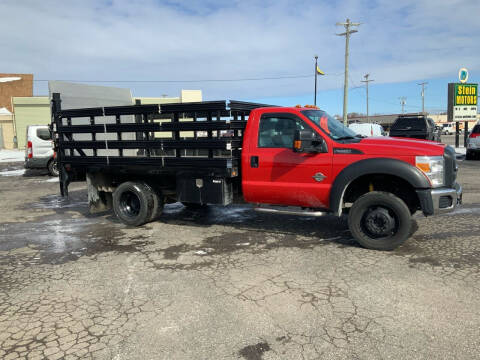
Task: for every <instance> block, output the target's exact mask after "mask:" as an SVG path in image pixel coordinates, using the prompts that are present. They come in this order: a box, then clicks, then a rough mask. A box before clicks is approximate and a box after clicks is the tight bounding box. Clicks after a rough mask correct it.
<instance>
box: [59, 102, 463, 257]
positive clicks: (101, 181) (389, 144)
mask: <svg viewBox="0 0 480 360" xmlns="http://www.w3.org/2000/svg"><path fill="white" fill-rule="evenodd" d="M60 102H61V99H60V94H58V93H53V100H52V109H53V113H52V120H53V124H52V130H53V131H54V132H55V136H54V142H55V150H56V151H57V155H58V156H57V161H58V164H59V165H58V167H59V170H60V192H61V194H62V195H68V185H69V183H70V182H74V181H85V180H87V188H88V191H87V193H88V203H89V206H90V210H91V211H93V212H96V211H105V210H107V209H109V208H112V207H113V211H114V213H115V214H116V215H117V217H118V218H119V219H120V220H121V221H122V222H123V223H125V224H127V225H129V226H140V225H142V224H145V223H147V222H150V221H153V220H154V219H156V218H157V217H158V216H160V214H161V212H162V209H163V205H164V204H165V203H171V202H176V201H178V202H182V203H187V204H198V205H205V204H217V205H223V206H226V205H230V204H234V203H244V202H249V203H252V204H254V206H255V208H256V210H257V211H260V212H264V213H265V212H266V213H270V214H286V215H289V216H290V215H292V214H298V215H307V216H326V215H336V216H341V215H342V214H348V224H349V228H350V231H351V233H352V236H353V237H354V238H355V239H356V240H357V241H358V242H359V243H360V244H361V245H362V246H364V247H366V248H369V249H377V250H392V249H395V248H396V247H398V246H400V245H401V244H402V243H403V242H404V241H405V240H406V239H407V238H408V237H410V235H411V234H412V228H411V226H412V221H411V216H412V214H414V213H415V212H416V211H422V212H423V214H424V215H425V216H428V215H434V214H438V213H446V212H450V211H452V210H454V209H455V207H456V206H457V204H459V203H461V198H462V189H461V186H460V185H459V184H457V182H456V176H457V170H456V169H457V166H456V158H455V151H454V149H453V148H451V147H450V146H445V145H444V144H438V143H433V142H427V141H418V140H414V139H395V138H390V137H383V138H378V137H377V138H362V137H358V136H357V134H355V132H353V131H352V130H351V129H349V128H347V127H344V126H343V124H342V123H341V122H340V121H338V120H336V119H334V118H333V117H331V116H330V115H328V114H327V113H326V112H325V111H322V110H320V109H318V108H312V107H303V108H302V107H275V106H268V105H264V104H254V103H246V102H243V101H233V100H230V101H229V102H228V107H227V101H208V102H203V103H183V104H160V105H132V106H117V107H103V108H88V109H69V110H65V111H62V110H61V107H60ZM131 114H141V115H142V117H143V118H144V119H146V120H147V121H148V122H147V121H146V122H142V123H135V124H131V123H121V122H117V123H114V124H112V123H109V124H105V123H103V124H102V123H101V122H102V121H104V116H105V115H107V116H109V115H114V116H116V117H117V118H120V119H121V117H122V115H131ZM159 114H162V116H163V118H166V117H167V116H168V117H170V118H171V119H179V118H181V117H183V116H184V114H195V115H194V116H195V120H194V121H191V122H174V121H172V122H164V123H158V122H153V119H154V118H155V116H157V117H158V115H159ZM219 114H221V116H220V115H219ZM217 116H218V119H217V120H214V121H213V119H215V118H216V117H217ZM84 117H90V118H91V123H90V124H85V125H72V124H71V122H70V121H67V123H66V124H65V122H64V121H63V119H65V118H68V119H72V118H84ZM247 117H248V121H246V118H247ZM199 120H200V121H199ZM205 130H206V131H208V132H209V133H208V137H207V138H198V137H197V138H195V137H194V135H193V134H192V136H191V137H180V136H178V134H180V133H181V132H182V131H205ZM222 130H233V135H234V136H233V137H219V136H215V135H213V132H214V131H215V132H218V131H222ZM160 131H168V132H170V133H171V137H168V138H166V137H164V138H156V137H155V133H156V132H160ZM103 132H113V133H120V134H121V133H122V132H135V133H136V134H137V139H136V140H125V139H122V137H121V135H118V137H117V138H116V139H114V140H108V139H106V140H105V139H102V140H100V139H97V140H90V141H79V140H74V135H75V134H76V133H82V134H91V136H92V139H96V135H94V134H97V133H103ZM65 135H67V136H65ZM60 139H62V141H59V140H60ZM132 148H141V149H145V152H144V153H142V154H140V155H137V156H131V153H130V152H128V150H129V149H132ZM159 148H160V149H173V150H174V151H175V153H176V154H175V155H176V156H151V155H152V154H151V152H150V151H152V150H154V149H159ZM71 149H78V150H77V151H75V152H72V151H70V150H71ZM98 149H103V150H104V152H102V153H100V152H97V150H98ZM183 149H201V150H207V151H208V153H207V154H206V155H205V156H191V155H190V154H188V153H185V152H184V151H182V150H183ZM224 149H228V154H221V156H219V155H218V150H224ZM216 150H217V151H216ZM91 154H93V155H91ZM109 154H113V155H112V156H110V155H109ZM332 221H333V220H332ZM440 221H442V220H440ZM327 226H328V225H327Z"/></svg>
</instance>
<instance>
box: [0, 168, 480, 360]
mask: <svg viewBox="0 0 480 360" xmlns="http://www.w3.org/2000/svg"><path fill="white" fill-rule="evenodd" d="M479 170H480V161H461V162H460V170H459V182H460V183H462V185H463V187H464V191H465V194H464V205H463V206H462V207H461V208H459V209H457V210H456V211H455V212H453V213H450V214H447V215H442V216H437V217H431V218H425V217H423V216H422V215H419V214H417V215H415V219H414V222H415V224H416V228H417V227H418V228H417V229H416V231H415V232H414V234H413V235H412V237H411V238H410V239H409V240H408V241H407V242H406V243H405V245H403V246H402V247H400V248H399V249H397V250H396V251H393V252H378V251H371V250H366V249H363V248H361V247H359V246H357V245H356V244H355V242H353V240H352V239H351V236H350V234H349V232H348V229H347V222H346V219H344V218H341V219H337V218H334V217H324V218H309V217H295V216H273V215H267V214H260V213H256V212H254V211H253V210H252V209H251V207H250V206H246V205H245V206H232V207H228V208H221V207H216V206H211V207H209V208H207V209H204V210H198V211H191V210H187V209H186V208H184V207H183V206H182V205H180V204H171V205H168V206H167V207H166V210H165V213H164V214H163V215H162V217H161V218H160V219H159V220H158V221H156V222H154V223H150V224H147V225H146V226H143V227H141V228H128V227H126V226H124V225H122V224H121V223H119V222H118V221H117V220H116V219H115V217H114V216H113V215H112V214H110V213H107V214H103V215H90V214H89V213H88V209H87V203H86V190H85V185H84V184H83V183H76V184H72V185H71V187H70V192H71V196H70V198H69V199H62V198H61V197H60V196H59V195H58V183H56V182H55V181H54V180H52V179H50V178H48V176H46V175H42V174H25V175H22V165H21V164H1V166H0V209H1V210H0V211H1V220H0V221H1V223H0V358H2V359H6V360H8V359H17V358H27V359H115V360H120V359H248V360H256V359H265V360H267V359H400V358H401V359H473V358H479V353H480V267H479V262H480V244H479V240H480V221H479V216H480V182H479V180H478V175H479ZM7 175H8V176H7Z"/></svg>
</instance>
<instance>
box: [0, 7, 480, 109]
mask: <svg viewBox="0 0 480 360" xmlns="http://www.w3.org/2000/svg"><path fill="white" fill-rule="evenodd" d="M0 14H4V15H3V16H2V15H0V16H1V21H0V33H1V34H3V36H1V37H0V49H2V50H1V53H2V56H0V72H4V73H33V74H34V77H35V80H36V81H35V86H34V92H35V95H45V94H47V93H48V90H47V83H46V82H45V81H42V80H73V81H78V82H87V83H90V82H91V81H93V82H92V83H91V84H98V85H109V86H116V87H126V88H130V89H131V90H132V93H133V95H135V96H151V97H154V96H161V95H163V94H166V95H168V96H178V95H179V93H180V90H181V89H201V90H202V92H203V97H204V100H218V99H236V100H249V101H261V102H264V103H270V104H278V105H296V104H312V103H313V89H314V77H313V74H314V55H318V64H319V67H320V68H321V69H322V70H323V71H324V72H325V74H326V75H325V76H321V77H319V78H318V93H317V105H319V106H320V107H321V108H323V109H325V110H327V111H329V112H330V113H332V114H341V113H342V106H343V83H344V52H345V38H344V37H340V36H336V33H341V32H344V30H345V29H344V28H343V27H341V26H336V25H335V24H336V23H337V22H344V21H345V19H346V18H350V19H351V20H352V21H354V22H359V23H361V25H360V26H359V27H358V33H355V34H352V36H351V39H350V57H349V59H350V67H349V69H350V70H349V102H348V111H349V112H362V113H364V112H365V111H366V91H365V87H364V83H362V82H361V80H363V76H364V75H365V74H367V73H369V74H370V79H373V80H374V81H373V82H371V83H370V85H369V112H370V113H371V114H375V113H398V112H400V110H401V106H400V100H399V98H400V97H402V96H405V97H406V98H407V99H406V106H405V110H406V111H408V112H410V111H412V112H413V111H421V95H420V93H421V87H420V86H419V85H417V84H418V83H420V82H428V84H427V85H426V90H425V108H426V110H427V111H431V112H439V111H442V110H445V109H446V107H447V84H448V82H456V81H458V70H459V68H461V67H466V68H467V69H468V70H469V72H470V78H469V82H479V81H480V47H479V46H478V43H479V41H478V34H479V33H480V21H479V20H478V16H479V14H480V1H478V0H401V1H391V0H365V1H363V0H341V1H332V0H326V1H324V0H312V1H310V0H294V1H290V0H263V1H252V0H230V1H221V0H204V1H195V0H190V1H183V0H169V1H161V0H108V1H107V0H82V1H76V0H42V1H38V0H0Z"/></svg>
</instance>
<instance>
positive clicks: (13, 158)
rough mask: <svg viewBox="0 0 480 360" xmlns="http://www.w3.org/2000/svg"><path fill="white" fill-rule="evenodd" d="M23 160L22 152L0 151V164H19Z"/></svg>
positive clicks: (23, 154)
mask: <svg viewBox="0 0 480 360" xmlns="http://www.w3.org/2000/svg"><path fill="white" fill-rule="evenodd" d="M24 160H25V152H24V151H23V150H0V162H20V161H24Z"/></svg>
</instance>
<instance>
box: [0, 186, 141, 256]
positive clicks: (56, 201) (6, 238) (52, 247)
mask: <svg viewBox="0 0 480 360" xmlns="http://www.w3.org/2000/svg"><path fill="white" fill-rule="evenodd" d="M25 208H30V209H31V208H34V209H53V210H55V211H56V214H53V215H47V216H44V217H41V218H40V219H39V220H36V221H30V222H27V223H4V224H0V262H1V261H3V262H5V261H7V262H11V261H16V262H26V263H29V264H32V263H46V264H63V263H65V262H69V261H75V260H78V259H79V258H80V257H82V256H91V255H95V254H98V253H102V252H110V251H115V252H134V251H140V250H141V248H142V247H143V246H145V245H146V244H148V242H147V241H146V240H144V239H143V238H142V239H140V238H138V239H130V240H128V242H126V243H125V244H122V243H121V241H122V240H123V239H124V236H125V234H124V232H123V231H122V229H123V228H124V226H123V225H121V224H118V223H113V222H111V221H110V220H108V218H106V217H105V216H93V215H89V213H88V204H87V201H86V192H85V191H74V192H72V193H71V196H70V197H69V198H62V197H61V196H59V195H48V196H44V197H42V198H41V199H40V201H38V202H35V203H31V204H27V205H25ZM67 211H68V212H71V211H77V212H79V214H80V216H77V217H72V216H71V215H70V213H66V212H67ZM22 248H28V249H30V250H32V251H34V252H36V253H37V255H36V257H35V258H34V259H33V261H32V259H28V258H23V257H17V256H14V255H12V254H13V253H12V251H14V250H15V249H22ZM2 252H3V253H2Z"/></svg>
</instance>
